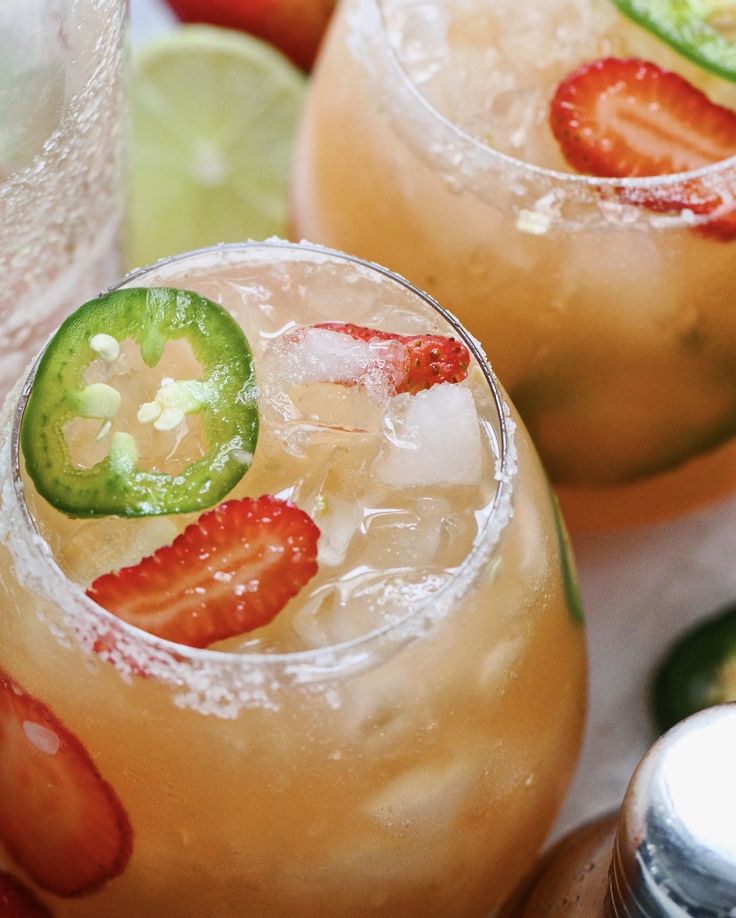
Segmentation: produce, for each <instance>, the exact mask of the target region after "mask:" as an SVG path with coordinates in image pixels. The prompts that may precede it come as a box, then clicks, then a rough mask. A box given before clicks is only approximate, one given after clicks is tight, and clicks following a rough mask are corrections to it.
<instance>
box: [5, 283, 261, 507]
mask: <svg viewBox="0 0 736 918" xmlns="http://www.w3.org/2000/svg"><path fill="white" fill-rule="evenodd" d="M128 339H132V341H133V342H134V343H135V344H136V345H137V346H138V348H139V349H140V355H141V357H142V360H143V362H144V363H145V364H146V366H148V367H155V366H157V365H158V364H159V362H160V361H161V358H162V356H163V353H164V347H165V345H166V344H167V342H170V341H175V340H178V339H184V340H185V341H186V342H188V344H189V345H190V346H191V349H192V353H193V355H194V358H195V359H196V360H197V362H198V364H199V366H201V367H202V375H201V377H200V378H197V379H187V380H179V381H176V380H173V379H168V378H164V379H163V380H162V382H161V385H160V387H159V389H158V391H157V392H156V393H155V394H154V396H153V399H152V400H151V401H149V402H145V403H143V404H141V405H140V406H137V408H138V410H137V423H132V424H129V425H128V428H129V429H116V427H118V426H122V425H116V418H117V416H118V414H119V412H120V406H121V403H122V401H123V397H124V395H125V392H124V387H123V385H122V384H121V386H120V387H119V388H118V387H116V386H115V385H113V384H112V383H113V382H114V380H115V377H114V376H111V377H109V378H108V380H107V381H106V382H101V381H97V382H91V383H88V382H86V380H85V375H86V373H87V371H88V370H89V368H90V367H91V366H92V365H93V364H94V363H95V361H101V362H102V364H103V365H104V364H106V365H114V363H115V361H116V360H118V359H119V356H120V346H121V344H122V343H123V342H124V341H126V340H128ZM119 378H120V379H121V380H122V383H124V381H125V375H124V374H121V375H120V377H119ZM189 414H197V415H199V417H200V418H201V423H202V431H203V438H204V440H205V441H206V452H205V453H204V455H203V456H202V457H201V458H199V459H196V460H195V461H192V462H190V463H189V464H188V465H186V466H185V467H184V468H183V469H179V470H178V471H177V472H176V473H175V474H168V473H166V472H164V471H157V470H154V469H149V470H147V469H143V468H141V467H140V464H139V458H138V446H137V442H136V434H137V433H142V432H143V429H144V427H145V425H149V424H150V425H152V427H153V428H154V429H155V430H156V431H159V432H162V433H164V432H166V431H171V430H176V429H177V428H182V427H183V425H184V422H185V419H186V416H187V415H189ZM77 418H92V419H97V420H99V422H100V428H99V432H98V434H97V440H100V441H103V442H107V441H108V439H109V449H108V450H107V454H106V456H105V457H104V459H102V461H100V462H98V463H96V464H95V465H93V466H92V467H91V468H83V467H82V466H81V465H77V464H75V463H74V461H73V459H72V456H71V451H70V448H69V444H68V442H67V438H66V434H65V429H66V427H67V425H69V424H70V423H71V422H72V421H74V420H75V419H77ZM137 425H140V426H137ZM257 437H258V408H257V405H256V402H255V397H254V377H253V361H252V357H251V352H250V348H249V346H248V342H247V340H246V338H245V336H244V334H243V332H242V330H241V328H240V326H239V325H238V324H237V322H235V320H234V319H233V318H232V317H231V316H230V314H229V313H228V312H226V310H224V309H223V308H222V307H221V306H218V305H217V304H216V303H213V302H212V301H211V300H208V299H206V298H205V297H203V296H199V295H198V294H196V293H192V292H190V291H186V290H177V289H173V288H168V287H158V288H146V289H127V290H117V291H113V292H112V293H108V294H106V295H104V296H101V297H98V298H97V299H94V300H91V301H90V302H88V303H85V304H84V305H83V306H81V307H80V308H79V309H78V310H77V311H76V312H75V313H73V314H72V315H71V316H70V317H69V318H68V319H67V320H66V321H65V322H64V323H63V324H62V326H61V327H60V329H59V331H58V332H57V333H56V335H55V336H54V337H53V339H52V340H51V342H50V343H49V345H48V347H47V349H46V351H45V352H44V354H43V357H42V358H41V361H40V363H39V365H38V369H37V372H36V377H35V379H34V382H33V388H32V390H31V394H30V397H29V399H28V404H27V406H26V409H25V413H24V415H23V422H22V427H21V445H22V448H23V455H24V457H25V463H26V469H27V471H28V474H29V475H30V477H31V478H32V479H33V483H34V484H35V486H36V489H37V490H38V492H39V494H41V495H42V496H43V497H44V498H45V499H46V500H47V501H48V502H49V503H50V504H52V505H53V506H54V507H57V508H58V509H59V510H61V511H63V512H64V513H67V514H68V515H70V516H75V517H92V516H104V515H109V514H117V515H118V516H126V517H130V516H153V515H158V514H165V513H166V514H168V513H185V512H190V511H196V510H202V509H205V508H206V507H211V506H213V505H214V504H216V503H217V502H218V501H219V500H221V499H222V498H223V497H224V496H225V495H226V494H227V493H228V492H229V491H230V490H231V489H232V488H233V487H234V485H235V484H236V483H237V482H238V481H239V480H240V478H242V476H243V475H244V474H245V472H246V471H247V470H248V468H249V466H250V462H251V460H252V456H253V451H254V449H255V445H256V441H257Z"/></svg>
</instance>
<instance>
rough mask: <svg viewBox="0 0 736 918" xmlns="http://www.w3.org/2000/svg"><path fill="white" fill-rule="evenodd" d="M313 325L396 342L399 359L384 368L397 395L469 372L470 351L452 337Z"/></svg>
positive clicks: (337, 324) (366, 338)
mask: <svg viewBox="0 0 736 918" xmlns="http://www.w3.org/2000/svg"><path fill="white" fill-rule="evenodd" d="M312 328H323V329H326V330H327V331H333V332H339V333H340V334H344V335H348V336H349V337H351V338H354V339H355V340H356V341H366V342H371V341H395V342H397V343H398V344H400V345H401V348H402V349H401V351H400V352H399V353H398V358H399V359H398V361H396V360H392V361H391V363H390V365H388V366H387V367H386V371H387V372H390V373H391V374H392V377H393V385H394V389H395V393H396V394H398V393H401V392H408V393H410V394H412V395H414V394H416V393H417V392H421V391H422V390H423V389H429V388H430V387H431V386H434V385H436V384H437V383H444V382H449V383H456V382H462V380H464V379H465V378H466V376H467V375H468V367H469V366H470V354H469V353H468V349H467V347H465V345H464V344H463V343H462V342H460V341H458V340H457V339H455V338H448V337H445V336H443V335H399V334H396V333H394V332H385V331H381V330H379V329H377V328H365V327H363V326H361V325H353V324H351V323H341V322H323V323H321V324H319V325H314V326H312ZM292 334H293V333H292ZM344 381H345V382H351V381H352V380H344Z"/></svg>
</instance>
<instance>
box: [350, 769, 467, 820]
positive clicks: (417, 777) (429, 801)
mask: <svg viewBox="0 0 736 918" xmlns="http://www.w3.org/2000/svg"><path fill="white" fill-rule="evenodd" d="M478 776H479V769H478V768H477V767H476V765H475V764H474V763H473V762H472V761H471V760H468V759H465V758H456V759H451V760H450V761H448V762H444V763H438V764H433V765H420V766H418V767H416V768H412V769H410V770H408V771H405V772H404V773H403V774H401V775H399V777H398V778H396V779H394V780H393V781H391V782H390V783H389V784H388V785H386V786H385V787H384V788H383V790H381V791H379V793H378V794H376V795H375V796H374V797H373V798H372V799H371V800H370V801H369V803H368V805H367V807H366V809H367V812H368V815H370V816H371V817H372V818H373V819H376V820H377V821H379V822H380V823H381V824H382V825H385V826H386V827H388V828H393V829H394V830H396V831H405V830H406V829H408V828H410V829H411V830H412V832H416V831H418V830H419V829H421V828H422V826H423V825H424V826H426V827H427V829H428V830H430V831H432V832H436V831H438V827H440V826H444V827H445V828H449V827H450V826H451V825H452V823H453V822H457V821H458V820H459V817H460V816H461V814H462V811H463V809H464V807H465V806H466V805H467V802H468V801H469V800H473V799H475V797H476V796H477V788H478Z"/></svg>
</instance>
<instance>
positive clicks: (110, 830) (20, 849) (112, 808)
mask: <svg viewBox="0 0 736 918" xmlns="http://www.w3.org/2000/svg"><path fill="white" fill-rule="evenodd" d="M0 788H2V793H0V840H2V843H3V844H4V845H5V847H6V848H7V850H8V852H9V854H10V855H11V856H12V857H13V858H14V859H15V860H16V861H17V863H18V864H19V865H20V866H21V867H22V868H23V870H25V871H26V873H27V874H28V875H29V876H30V877H31V878H32V879H33V880H34V882H35V883H37V884H38V886H40V887H41V888H42V889H47V890H49V892H53V893H56V895H58V896H79V895H82V894H84V893H88V892H92V891H93V890H95V889H98V888H99V887H100V886H102V885H103V884H104V883H106V882H107V881H108V880H110V879H111V878H112V877H115V876H117V875H118V874H119V873H121V872H122V870H123V869H124V868H125V866H126V864H127V863H128V859H129V857H130V853H131V842H132V830H131V827H130V823H129V821H128V817H127V815H126V813H125V810H124V809H123V805H122V804H121V802H120V800H119V799H118V797H117V796H116V794H115V791H114V790H113V789H112V787H110V785H109V784H108V783H107V782H106V781H105V780H104V779H103V778H102V777H101V776H100V773H99V771H98V770H97V768H96V767H95V764H94V762H93V761H92V759H91V758H90V756H89V753H88V752H87V750H86V749H85V748H84V746H83V745H82V744H81V743H80V742H79V740H78V739H77V738H76V737H75V736H74V735H73V734H72V733H70V732H69V730H67V729H66V727H64V725H63V724H62V723H61V722H60V721H59V719H58V718H57V717H56V716H55V715H54V714H53V713H52V712H51V711H50V710H49V708H48V707H46V705H45V704H43V702H41V701H39V700H38V699H37V698H34V697H33V696H32V695H29V694H28V693H27V692H26V691H24V690H23V689H22V688H21V686H20V685H19V684H18V683H17V682H16V681H15V680H14V679H12V678H11V677H10V676H8V675H7V674H5V673H4V672H2V671H1V670H0ZM4 882H5V886H6V887H7V885H8V884H7V881H4ZM6 895H8V896H10V895H11V893H10V892H8V893H6ZM0 903H2V893H0ZM4 914H6V913H5V912H3V911H2V909H0V915H4ZM9 914H11V915H12V914H13V913H12V912H10V913H9ZM21 914H22V913H21ZM30 914H34V913H33V912H31V913H30ZM40 914H45V912H40Z"/></svg>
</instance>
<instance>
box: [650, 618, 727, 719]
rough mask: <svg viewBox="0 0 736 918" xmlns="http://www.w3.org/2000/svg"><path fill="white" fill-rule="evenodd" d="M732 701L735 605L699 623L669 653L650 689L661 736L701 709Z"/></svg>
mask: <svg viewBox="0 0 736 918" xmlns="http://www.w3.org/2000/svg"><path fill="white" fill-rule="evenodd" d="M727 701H736V605H734V606H731V607H730V608H727V609H725V610H722V611H721V612H720V613H718V614H716V615H715V617H713V618H709V619H707V620H706V621H704V622H701V623H700V624H699V625H697V626H696V627H695V628H693V629H692V630H691V631H689V632H687V633H686V634H685V635H684V637H682V638H680V640H679V641H678V642H677V643H676V644H675V645H674V647H672V648H671V649H670V651H669V652H668V654H667V656H666V658H665V659H664V660H663V662H662V663H661V665H660V667H659V669H658V671H657V673H656V676H655V679H654V684H653V687H652V703H653V707H654V716H655V718H656V720H657V726H658V727H659V728H660V730H661V731H662V732H664V731H666V730H669V728H670V727H673V726H674V725H675V724H676V723H679V721H681V720H684V719H685V718H686V717H689V716H690V715H691V714H695V713H696V712H697V711H701V710H702V709H703V708H708V707H711V705H715V704H723V703H725V702H727Z"/></svg>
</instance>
